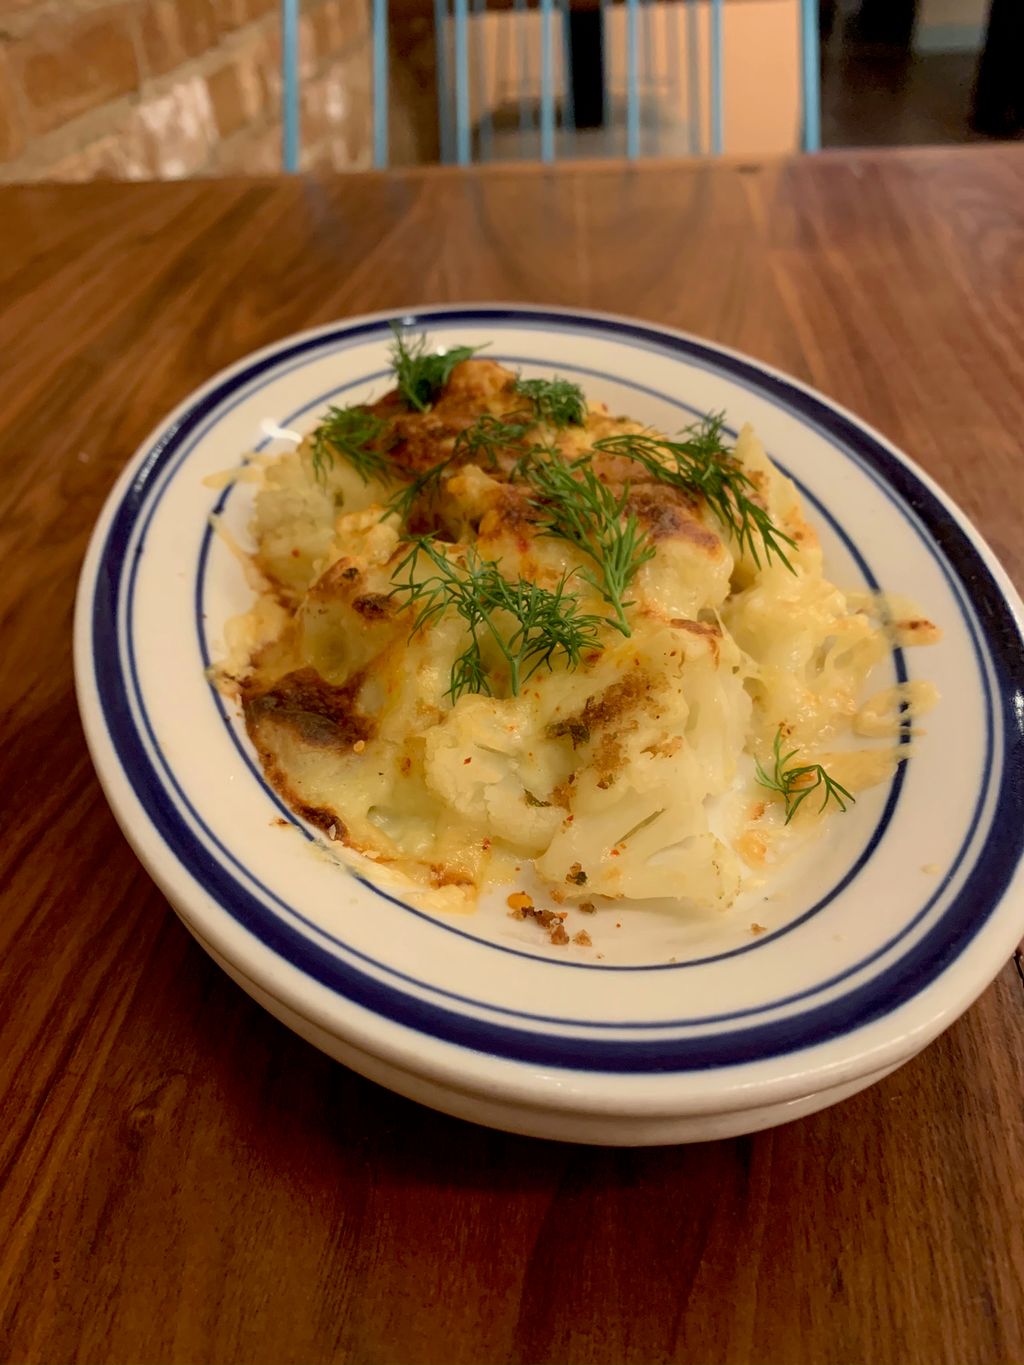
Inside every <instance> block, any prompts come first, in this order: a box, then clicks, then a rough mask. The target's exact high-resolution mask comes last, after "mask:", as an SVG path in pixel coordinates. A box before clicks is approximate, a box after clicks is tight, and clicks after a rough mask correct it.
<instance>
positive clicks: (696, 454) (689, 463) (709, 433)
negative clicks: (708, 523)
mask: <svg viewBox="0 0 1024 1365" xmlns="http://www.w3.org/2000/svg"><path fill="white" fill-rule="evenodd" d="M723 425H724V418H723V417H722V416H721V415H719V416H711V417H706V418H705V419H704V420H703V421H702V422H698V423H696V424H695V425H694V426H692V427H689V428H687V430H686V431H685V432H684V433H683V435H684V437H685V440H682V441H669V440H667V439H665V438H664V437H661V436H653V435H651V434H649V433H648V432H637V433H625V434H623V435H621V436H603V437H602V438H601V439H600V440H598V441H595V442H594V447H593V448H594V450H595V451H598V452H600V453H601V454H604V455H619V456H622V457H623V458H625V459H628V460H633V461H635V462H636V463H637V464H639V465H642V466H643V468H644V469H646V470H647V472H648V474H650V476H651V477H652V478H653V479H656V480H657V481H658V482H659V483H665V484H669V485H670V486H672V487H674V488H681V489H683V490H685V491H686V492H688V493H697V494H699V495H700V496H701V497H702V498H704V500H705V501H706V502H707V504H708V506H709V507H710V508H711V510H712V511H713V512H714V514H715V516H716V517H717V518H718V520H719V521H720V522H721V523H722V525H723V526H725V527H726V529H727V530H728V531H729V532H730V534H731V535H733V536H734V537H735V539H736V541H737V543H738V544H739V547H740V550H741V551H742V550H743V549H744V547H746V548H747V549H749V550H750V554H751V557H752V558H753V560H754V563H755V564H756V565H757V566H758V568H760V567H761V558H760V555H759V553H758V541H759V540H760V543H761V550H762V551H763V553H764V556H765V561H766V563H770V562H771V558H772V555H775V556H776V558H777V559H778V560H779V561H780V562H781V563H783V564H785V566H786V568H787V569H789V571H790V572H791V573H793V572H795V570H794V569H793V566H792V564H790V562H789V560H788V559H787V558H786V552H785V550H784V549H783V548H782V547H783V545H786V546H788V547H789V548H790V549H796V541H795V540H793V538H792V537H791V536H788V535H786V533H785V532H784V531H781V530H780V529H779V528H778V527H777V526H776V525H775V523H774V522H773V521H772V519H771V517H770V516H769V515H768V513H767V512H766V511H765V510H764V508H763V507H761V506H760V505H759V504H758V503H756V502H754V500H753V499H752V498H751V496H750V493H751V492H755V491H756V485H755V484H754V481H753V480H752V479H751V478H750V476H749V475H748V474H747V473H746V471H745V470H744V469H743V467H742V465H741V464H740V463H739V461H738V460H737V459H736V456H735V454H734V453H733V451H732V450H731V449H729V447H728V446H726V445H725V444H724V442H723V440H722V429H723Z"/></svg>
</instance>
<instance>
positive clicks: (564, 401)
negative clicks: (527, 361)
mask: <svg viewBox="0 0 1024 1365" xmlns="http://www.w3.org/2000/svg"><path fill="white" fill-rule="evenodd" d="M512 388H513V392H515V393H517V394H519V396H520V397H521V398H528V399H529V400H530V402H531V403H532V404H533V410H534V412H535V413H536V414H537V420H538V421H540V422H544V423H545V424H546V425H547V426H549V427H573V426H575V427H581V426H582V425H583V423H584V422H585V421H586V420H587V400H586V399H585V398H584V396H583V390H582V389H581V388H580V386H579V385H578V384H571V383H570V382H569V380H568V379H524V378H523V377H522V375H518V376H517V377H516V379H515V381H514V383H513V386H512Z"/></svg>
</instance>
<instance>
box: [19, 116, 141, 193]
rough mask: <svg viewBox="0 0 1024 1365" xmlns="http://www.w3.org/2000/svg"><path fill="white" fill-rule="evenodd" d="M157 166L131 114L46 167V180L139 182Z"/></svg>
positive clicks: (136, 121)
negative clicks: (119, 123) (118, 125)
mask: <svg viewBox="0 0 1024 1365" xmlns="http://www.w3.org/2000/svg"><path fill="white" fill-rule="evenodd" d="M155 170H156V163H155V161H154V160H153V158H152V156H151V154H150V149H149V148H148V147H147V145H146V138H145V134H144V131H143V128H142V125H141V124H140V123H139V121H138V120H137V118H136V117H135V114H134V111H133V112H132V113H131V114H130V115H128V116H127V117H126V118H125V121H124V123H123V125H122V126H121V127H119V128H117V129H115V130H114V131H113V132H111V133H109V134H107V135H106V136H105V137H101V138H99V139H98V140H97V141H96V142H91V143H89V144H88V145H87V146H85V147H83V148H81V150H80V151H77V152H74V153H73V154H72V155H70V156H66V157H64V158H63V159H62V160H61V161H58V162H56V163H55V164H54V165H52V166H49V167H48V168H47V170H46V172H45V178H46V179H47V180H142V179H145V178H147V177H149V176H151V175H152V174H153V172H154V171H155Z"/></svg>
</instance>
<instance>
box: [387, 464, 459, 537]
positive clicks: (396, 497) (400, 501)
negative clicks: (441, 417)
mask: <svg viewBox="0 0 1024 1365" xmlns="http://www.w3.org/2000/svg"><path fill="white" fill-rule="evenodd" d="M451 463H452V457H451V456H450V455H449V457H448V459H447V460H441V461H440V462H439V463H438V464H433V465H431V466H430V468H429V469H424V470H423V472H422V473H420V474H417V475H416V477H415V478H414V479H413V480H412V481H411V482H410V483H406V484H403V485H402V487H401V488H399V489H396V491H395V492H394V493H392V494H391V497H390V498H388V500H387V502H386V503H385V504H384V506H385V508H386V509H387V510H386V511H385V513H384V516H385V517H386V516H387V514H388V513H389V512H394V513H395V514H396V515H397V516H398V518H399V520H400V521H401V523H402V525H403V526H406V525H408V522H409V518H410V517H411V516H412V511H413V508H414V507H415V506H416V504H417V503H418V502H419V500H420V499H421V498H433V497H435V496H436V495H437V493H438V491H439V490H440V487H441V479H442V478H443V477H444V475H445V473H446V471H447V470H448V469H449V468H450V467H451ZM381 520H382V521H383V520H384V517H382V518H381Z"/></svg>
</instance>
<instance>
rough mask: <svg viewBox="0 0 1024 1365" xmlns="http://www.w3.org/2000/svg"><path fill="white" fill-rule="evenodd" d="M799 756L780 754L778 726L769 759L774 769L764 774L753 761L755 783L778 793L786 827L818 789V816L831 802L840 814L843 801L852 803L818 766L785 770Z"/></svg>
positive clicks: (780, 736)
mask: <svg viewBox="0 0 1024 1365" xmlns="http://www.w3.org/2000/svg"><path fill="white" fill-rule="evenodd" d="M798 753H799V750H798V749H791V750H790V751H789V753H788V754H784V753H783V752H782V726H781V725H780V726H779V729H778V732H777V733H776V736H775V743H774V745H773V746H772V756H773V759H774V766H773V768H772V771H771V772H770V773H768V772H765V770H764V768H762V766H761V764H760V763H759V762H757V761H756V760H755V764H754V766H755V769H756V773H757V780H758V782H759V783H760V784H761V786H762V787H767V788H768V789H769V790H770V791H774V792H778V793H779V794H780V796H782V798H783V800H784V801H785V803H786V824H787V825H788V824H789V822H790V820H792V818H793V816H794V815H795V814H796V813H797V811H798V810H799V809H800V806H801V805H802V804H803V802H804V801H806V800H807V798H808V797H809V796H810V794H811V793H812V792H816V791H818V790H819V788H824V792H823V795H822V799H821V805H820V807H819V808H818V809H819V814H820V812H821V811H823V810H824V809H825V807H826V806H827V805H828V803H829V801H835V803H836V805H837V806H838V807H839V809H840V810H841V811H845V810H846V803H847V801H849V802H851V803H853V802H856V800H857V798H856V797H855V796H852V795H851V794H850V793H849V792H848V791H847V790H846V788H845V787H842V786H840V785H839V783H838V782H835V781H833V780H832V778H831V777H829V775H828V773H827V772H826V771H825V769H824V768H823V767H822V766H821V764H820V763H805V764H798V765H796V766H795V767H792V768H790V767H787V764H789V763H790V762H791V761H792V760H793V759H794V758H795V757H796V756H797V754H798Z"/></svg>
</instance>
